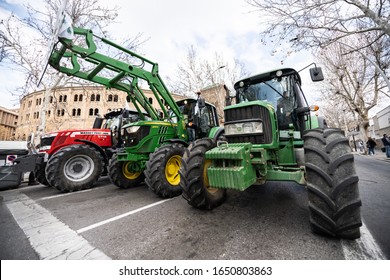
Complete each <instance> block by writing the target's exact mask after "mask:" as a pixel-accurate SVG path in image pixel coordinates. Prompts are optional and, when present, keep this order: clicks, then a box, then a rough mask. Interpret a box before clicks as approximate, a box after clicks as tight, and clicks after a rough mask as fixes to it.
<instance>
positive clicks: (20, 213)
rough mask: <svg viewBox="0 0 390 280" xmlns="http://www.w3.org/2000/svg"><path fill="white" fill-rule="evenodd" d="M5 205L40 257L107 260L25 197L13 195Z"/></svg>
mask: <svg viewBox="0 0 390 280" xmlns="http://www.w3.org/2000/svg"><path fill="white" fill-rule="evenodd" d="M6 205H7V207H8V209H9V210H10V212H11V213H12V215H13V217H14V219H15V220H16V222H17V223H18V225H19V227H20V228H21V229H22V230H23V231H24V233H25V234H26V236H27V238H28V240H29V241H30V243H31V245H32V247H33V248H34V250H35V251H36V252H37V253H38V255H39V257H40V259H45V260H49V259H57V260H72V259H73V260H109V259H110V258H109V257H108V256H106V255H105V254H104V253H103V252H101V251H100V250H98V249H97V248H95V247H93V246H91V245H90V244H89V243H88V241H87V240H85V239H84V238H83V237H82V236H80V235H78V234H77V233H76V232H75V231H73V230H71V229H70V228H69V227H68V226H67V225H65V224H64V223H62V222H61V221H59V220H58V219H57V218H56V217H54V216H53V215H52V214H51V213H50V212H49V211H47V210H46V209H45V208H43V207H42V206H40V205H39V204H37V203H35V202H34V201H33V200H31V199H30V198H29V197H28V196H26V195H24V194H17V195H15V196H13V197H12V198H11V200H8V201H6Z"/></svg>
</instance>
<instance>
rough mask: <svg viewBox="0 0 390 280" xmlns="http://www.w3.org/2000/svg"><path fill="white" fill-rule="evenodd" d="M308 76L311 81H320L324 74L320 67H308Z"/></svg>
mask: <svg viewBox="0 0 390 280" xmlns="http://www.w3.org/2000/svg"><path fill="white" fill-rule="evenodd" d="M309 70H310V77H311V80H312V81H313V82H320V81H323V80H324V74H323V73H322V69H321V67H314V68H310V69H309Z"/></svg>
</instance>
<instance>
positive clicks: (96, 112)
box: [95, 108, 99, 116]
mask: <svg viewBox="0 0 390 280" xmlns="http://www.w3.org/2000/svg"><path fill="white" fill-rule="evenodd" d="M97 114H99V109H98V108H96V109H95V116H96V115H97Z"/></svg>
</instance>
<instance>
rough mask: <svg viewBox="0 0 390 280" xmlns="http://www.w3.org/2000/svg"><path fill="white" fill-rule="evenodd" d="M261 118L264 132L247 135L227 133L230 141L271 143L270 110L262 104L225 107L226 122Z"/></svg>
mask: <svg viewBox="0 0 390 280" xmlns="http://www.w3.org/2000/svg"><path fill="white" fill-rule="evenodd" d="M255 119H257V120H261V121H262V122H263V133H261V134H260V133H259V134H246V135H225V136H226V138H227V140H228V142H229V143H253V144H269V143H271V142H272V125H271V118H270V112H269V111H268V109H267V108H265V107H263V106H260V105H250V106H245V107H240V108H232V109H227V110H226V109H225V124H229V123H231V122H233V123H234V122H239V121H241V120H255Z"/></svg>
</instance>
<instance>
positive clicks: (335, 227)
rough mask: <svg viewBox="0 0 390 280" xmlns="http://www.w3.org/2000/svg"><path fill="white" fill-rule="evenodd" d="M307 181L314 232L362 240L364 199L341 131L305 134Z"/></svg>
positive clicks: (332, 130) (346, 142)
mask: <svg viewBox="0 0 390 280" xmlns="http://www.w3.org/2000/svg"><path fill="white" fill-rule="evenodd" d="M304 140H305V144H304V150H305V167H306V181H307V190H308V199H309V212H310V223H311V227H312V230H313V232H316V233H320V234H326V235H330V236H334V237H341V238H346V239H356V238H359V237H360V226H361V225H362V221H361V217H360V207H361V200H360V196H359V188H358V181H359V178H358V176H357V175H356V171H355V165H354V157H353V154H352V153H351V148H350V147H349V143H348V139H347V138H345V136H344V134H343V132H342V131H341V130H339V129H314V130H309V131H308V132H306V133H305V135H304Z"/></svg>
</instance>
